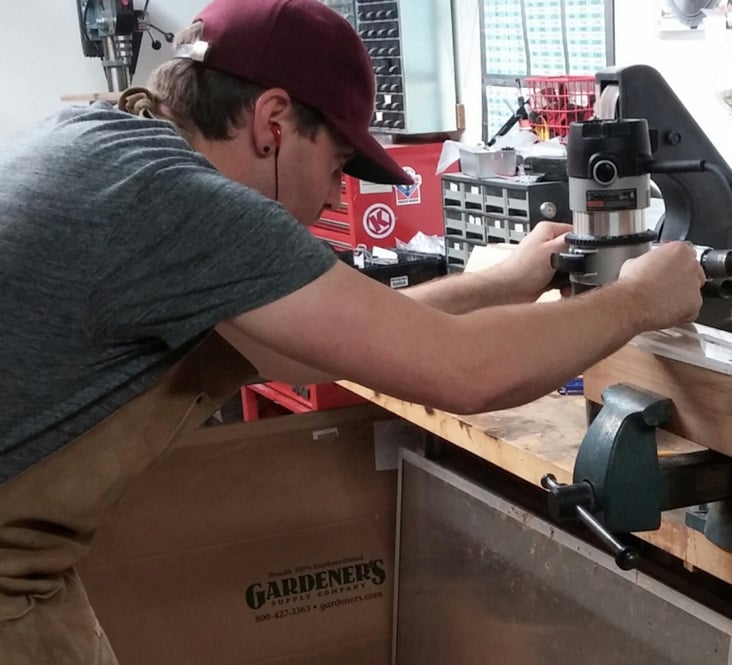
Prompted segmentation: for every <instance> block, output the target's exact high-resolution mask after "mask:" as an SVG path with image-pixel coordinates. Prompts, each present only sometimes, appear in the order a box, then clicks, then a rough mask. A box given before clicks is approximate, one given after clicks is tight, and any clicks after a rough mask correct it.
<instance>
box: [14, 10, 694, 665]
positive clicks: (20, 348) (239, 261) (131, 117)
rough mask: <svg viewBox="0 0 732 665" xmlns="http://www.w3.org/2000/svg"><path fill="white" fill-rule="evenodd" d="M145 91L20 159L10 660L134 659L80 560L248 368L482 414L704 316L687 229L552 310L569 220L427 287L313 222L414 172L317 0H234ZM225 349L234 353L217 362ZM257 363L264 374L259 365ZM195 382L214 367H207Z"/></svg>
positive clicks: (352, 52)
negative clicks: (361, 188) (337, 253)
mask: <svg viewBox="0 0 732 665" xmlns="http://www.w3.org/2000/svg"><path fill="white" fill-rule="evenodd" d="M149 87H150V89H151V91H152V92H149V93H148V92H147V91H145V90H139V89H137V90H133V91H130V93H128V94H126V95H124V96H123V99H122V100H121V102H120V106H121V107H122V109H120V110H118V109H114V108H112V107H111V106H109V105H107V104H103V103H98V104H95V105H93V106H91V107H89V108H76V109H70V110H65V111H62V112H61V113H59V114H58V115H56V116H55V117H54V118H51V119H50V120H49V121H47V122H46V123H44V124H42V125H41V126H40V127H38V128H37V129H36V130H35V131H33V132H31V133H29V134H28V135H26V136H25V137H23V138H21V139H19V140H18V141H16V142H15V144H14V145H11V146H9V147H7V148H5V150H4V152H3V154H2V155H1V156H0V274H2V277H3V280H2V281H3V288H2V290H0V323H1V324H2V329H3V344H2V345H0V366H2V367H3V381H2V382H1V383H0V402H1V403H2V405H3V407H2V410H1V411H0V433H2V436H1V437H0V662H3V663H5V662H8V663H13V664H14V665H30V664H31V663H33V664H34V665H35V664H36V663H51V662H54V663H62V662H68V663H72V662H73V663H74V664H75V665H82V664H84V665H85V664H86V663H97V662H98V663H114V662H115V660H114V655H113V653H112V651H111V649H110V647H109V645H108V644H107V643H106V640H105V638H104V635H103V632H102V631H101V629H100V628H99V627H98V625H97V624H96V620H95V619H94V614H93V611H92V610H91V608H90V607H89V605H88V602H87V600H86V597H85V594H84V592H83V588H82V587H81V585H80V583H79V581H78V578H77V576H76V574H75V572H74V569H73V566H74V564H75V563H76V562H77V561H78V559H79V558H80V557H81V556H83V554H84V553H85V552H86V549H87V548H88V546H89V543H90V541H91V539H92V536H93V533H94V530H95V529H96V527H97V526H98V524H99V523H100V521H101V520H103V518H104V516H105V514H106V513H107V512H108V510H110V509H111V507H112V506H113V505H114V503H115V502H116V501H118V500H119V498H120V497H121V496H122V495H123V494H124V492H125V490H126V489H127V487H128V486H129V484H130V482H131V481H132V479H134V477H135V476H136V475H138V474H139V473H140V472H142V471H143V470H144V469H145V467H146V466H148V465H149V464H150V463H151V462H152V461H153V460H154V459H155V458H156V457H157V456H159V455H160V454H161V452H162V450H163V448H164V447H165V446H166V445H167V444H168V443H169V442H170V441H171V440H173V439H174V438H175V437H176V436H179V435H180V433H181V432H182V431H184V430H185V428H186V427H190V426H193V425H195V424H196V423H198V422H200V420H201V419H202V418H204V417H205V415H206V413H208V410H210V409H212V408H214V405H215V404H214V402H213V401H210V400H208V399H204V396H212V397H213V398H215V399H219V398H223V397H225V391H226V390H233V389H234V387H235V386H236V385H240V384H241V383H243V382H244V381H245V380H246V370H247V369H248V367H246V366H243V365H244V363H243V361H242V360H241V358H240V357H239V356H237V357H238V358H239V360H236V359H233V358H231V356H229V357H227V359H226V360H222V359H221V358H219V357H218V355H216V354H219V353H225V351H223V350H222V347H221V346H220V345H218V346H217V345H216V342H214V347H213V350H211V349H209V348H208V347H207V348H206V351H205V352H204V353H201V352H200V349H201V348H202V347H201V346H200V344H199V343H200V342H201V341H202V340H203V339H204V338H206V337H207V335H208V333H209V332H210V331H211V330H212V328H213V327H214V326H216V325H217V324H220V323H225V322H228V323H225V325H226V328H227V330H229V331H232V330H234V331H236V335H237V336H238V340H239V341H238V348H239V349H243V350H244V352H245V354H246V356H247V358H248V360H249V361H251V363H253V365H254V366H255V367H256V368H257V370H258V371H259V373H260V374H261V375H263V376H265V377H267V378H271V379H279V380H285V381H291V382H301V381H316V380H323V379H324V378H326V377H341V378H349V379H352V380H354V381H357V382H359V383H362V384H366V385H368V386H371V387H373V388H374V389H376V390H380V391H383V392H386V393H390V394H392V395H395V396H398V397H401V398H404V399H408V400H413V401H417V402H422V403H425V404H429V405H432V406H435V407H439V408H443V409H447V410H451V411H456V412H476V411H483V410H488V409H496V408H503V407H508V406H512V405H516V404H519V403H522V402H525V401H528V400H531V399H533V398H535V397H538V396H540V395H542V394H544V393H546V392H548V391H550V390H552V389H553V388H555V387H556V386H558V385H560V384H562V383H563V382H564V381H566V380H568V379H569V378H571V377H573V376H576V375H577V374H579V373H580V372H582V371H583V370H584V369H585V368H586V367H588V366H589V365H591V364H592V363H594V362H595V361H597V360H599V359H600V358H602V357H603V356H605V355H606V354H608V353H610V352H612V351H614V350H616V349H617V348H619V347H620V346H621V345H623V344H624V343H626V342H627V341H628V340H629V339H630V338H631V337H633V336H634V335H636V334H637V333H639V332H642V331H644V330H650V329H655V328H663V327H666V326H670V325H673V324H676V323H680V322H682V321H689V320H692V319H693V318H694V317H695V316H696V314H697V312H698V309H699V307H700V304H701V298H700V293H699V289H700V286H701V284H702V282H703V279H704V277H703V274H702V271H701V269H700V267H699V265H698V263H697V261H696V259H695V256H694V253H693V252H692V251H691V250H690V249H689V248H688V247H687V246H686V245H685V244H683V243H669V244H668V245H665V246H663V247H661V248H660V249H658V250H655V251H653V252H651V253H649V254H647V255H645V256H643V257H641V258H639V259H636V260H633V261H629V262H627V263H626V264H625V266H624V267H623V270H622V273H621V275H620V278H619V279H618V281H617V282H616V283H614V284H612V285H609V286H606V287H603V288H600V289H596V290H594V291H592V292H589V293H587V294H584V295H582V296H578V297H574V298H570V299H567V300H564V301H561V302H554V303H545V304H536V303H534V302H533V301H534V300H535V299H536V298H537V297H538V296H539V295H540V294H541V293H542V291H543V290H544V289H545V287H546V285H547V283H548V282H549V280H550V278H551V277H552V270H551V268H550V266H549V257H550V255H551V254H552V253H553V252H556V251H558V250H561V249H562V248H563V247H564V242H563V234H564V233H565V232H566V231H568V230H569V227H568V226H567V225H563V224H548V223H543V224H540V225H538V226H537V228H536V229H535V230H534V231H533V232H532V233H531V234H530V235H529V236H528V237H527V238H526V239H525V241H524V242H523V243H521V245H520V247H519V248H518V249H517V250H516V251H515V252H514V253H513V254H512V256H511V257H510V258H509V259H507V260H506V261H504V262H503V263H501V264H499V265H498V266H497V267H495V268H494V269H491V270H487V271H485V272H482V273H476V274H466V275H462V276H455V277H449V278H446V279H443V280H439V281H436V282H433V283H429V284H426V285H422V286H419V287H416V288H414V289H412V290H410V292H409V293H407V294H406V296H409V297H405V293H402V292H395V291H392V290H390V289H388V288H386V287H384V286H382V285H380V284H378V283H376V282H375V281H373V280H370V279H368V278H366V277H364V276H362V275H361V274H359V273H358V272H357V271H355V270H353V269H351V268H350V267H348V266H345V265H344V264H342V263H339V262H338V261H336V260H335V258H334V255H333V253H332V252H330V251H329V250H328V249H327V248H326V247H324V246H323V244H322V243H321V242H319V241H318V240H316V239H314V238H313V237H312V236H311V235H310V234H309V232H308V231H307V228H306V227H307V225H308V224H311V223H313V222H314V221H315V220H316V219H317V218H318V215H319V212H320V211H321V210H322V208H323V207H324V206H333V205H337V204H338V201H339V193H340V181H341V174H342V172H343V171H345V172H346V173H350V174H352V175H354V176H357V177H360V178H364V179H367V180H371V181H375V182H384V183H399V182H408V178H407V176H406V174H405V173H404V172H403V171H402V170H401V169H400V168H399V166H398V165H397V164H396V163H395V162H394V161H393V160H392V159H391V158H390V157H389V155H388V154H387V153H386V151H384V150H383V148H381V146H380V145H379V144H378V142H377V141H376V140H375V139H374V138H373V137H372V136H371V135H370V134H369V124H370V120H371V116H372V112H373V102H374V81H373V75H372V68H371V64H370V61H369V57H368V55H367V53H366V50H365V48H364V46H363V44H362V43H361V41H360V39H359V37H358V35H357V34H356V33H355V32H354V31H353V30H352V28H351V27H350V25H349V24H348V23H347V22H346V21H345V20H344V19H343V18H341V17H340V16H339V15H337V14H336V13H335V12H333V11H332V10H330V9H328V8H327V7H325V6H324V5H323V4H321V3H320V2H318V1H317V0H213V2H212V3H211V4H210V5H208V6H207V7H205V8H204V9H203V11H202V12H201V13H200V15H199V16H198V17H197V21H196V22H194V24H193V26H192V27H191V28H190V29H189V30H188V31H186V33H185V34H184V35H183V36H182V38H181V40H179V44H178V46H177V51H176V57H175V58H174V59H173V60H171V61H170V62H169V63H166V64H165V65H163V66H162V67H161V68H160V69H159V70H157V71H156V72H155V73H154V75H153V77H152V79H151V81H150V83H149ZM211 354H214V355H211ZM249 369H250V368H249ZM191 377H193V378H191Z"/></svg>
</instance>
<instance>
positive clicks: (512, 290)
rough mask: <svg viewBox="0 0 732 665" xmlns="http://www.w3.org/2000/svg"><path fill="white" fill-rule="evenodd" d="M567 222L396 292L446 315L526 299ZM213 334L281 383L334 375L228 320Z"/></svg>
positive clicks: (545, 225) (540, 285)
mask: <svg viewBox="0 0 732 665" xmlns="http://www.w3.org/2000/svg"><path fill="white" fill-rule="evenodd" d="M571 228H572V227H571V226H570V225H568V224H558V223H551V222H541V223H540V224H538V225H537V226H536V227H535V228H534V230H533V231H532V232H531V233H530V234H529V235H528V236H527V237H526V238H524V240H523V241H522V242H521V243H520V244H519V245H518V246H517V248H516V249H515V250H514V251H512V252H511V254H510V255H509V256H508V258H507V259H505V260H504V261H502V262H501V263H500V264H499V265H497V266H493V267H492V268H488V269H485V270H481V271H479V272H474V273H464V274H460V275H451V276H448V277H442V278H439V279H435V280H432V281H430V282H427V283H424V284H419V285H417V286H413V287H410V288H407V289H402V290H401V291H400V293H402V294H404V295H407V296H409V297H410V298H412V299H413V300H416V301H419V302H421V303H424V304H425V305H429V306H430V307H435V308H436V309H439V310H440V311H443V312H447V313H451V314H465V313H467V312H471V311H473V310H476V309H480V308H483V307H489V306H494V305H507V304H514V303H520V302H531V301H533V300H535V299H536V298H537V297H538V296H539V295H540V294H541V292H542V291H543V289H544V287H545V286H546V284H547V283H548V282H549V280H550V279H551V277H552V275H553V270H552V269H551V267H550V256H551V254H552V253H554V252H559V251H563V250H564V249H565V244H564V235H565V234H566V233H567V232H568V231H569V230H571ZM218 329H219V333H220V334H221V335H223V336H224V337H225V338H226V339H227V340H228V341H229V343H230V344H232V345H233V346H235V347H236V348H237V349H238V350H239V352H240V353H242V355H244V356H246V357H247V358H248V359H249V361H250V362H252V363H253V364H254V365H255V367H256V368H257V369H258V370H259V372H260V373H261V374H262V376H264V377H267V378H269V379H272V380H277V381H284V382H286V383H293V384H302V383H325V382H328V381H334V380H336V379H338V378H341V377H337V376H332V375H330V374H328V373H327V372H323V371H320V370H317V369H315V368H313V367H308V366H307V365H305V364H303V363H299V362H297V361H295V360H294V359H292V358H288V357H287V356H284V355H282V354H280V353H278V352H276V351H274V350H273V349H271V348H270V347H269V346H268V345H267V344H264V343H261V342H257V341H256V340H254V339H252V338H251V337H250V336H248V335H245V334H244V332H243V331H242V330H241V329H237V328H235V327H234V326H233V325H232V324H230V323H223V324H220V325H219V326H218Z"/></svg>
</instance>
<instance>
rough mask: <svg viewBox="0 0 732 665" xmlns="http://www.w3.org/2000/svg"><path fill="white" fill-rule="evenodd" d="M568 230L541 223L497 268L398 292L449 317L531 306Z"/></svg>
mask: <svg viewBox="0 0 732 665" xmlns="http://www.w3.org/2000/svg"><path fill="white" fill-rule="evenodd" d="M571 230H572V226H571V225H569V224H561V223H557V222H540V223H539V224H537V225H536V226H535V227H534V229H533V230H532V231H531V233H529V235H527V236H526V237H525V238H524V239H523V240H522V241H521V242H520V243H519V244H518V245H517V246H516V248H515V249H514V250H513V251H511V252H510V253H507V257H506V258H505V259H504V260H502V261H501V262H500V263H498V264H497V265H494V266H491V267H490V268H485V269H484V270H480V271H477V272H471V273H462V274H459V275H450V276H448V277H442V278H440V279H434V280H432V281H430V282H425V283H424V284H418V285H417V286H412V287H409V288H407V289H403V290H402V291H401V292H402V293H404V294H405V295H408V296H409V297H410V298H413V299H415V300H418V301H419V302H422V303H425V304H426V305H430V306H431V307H436V308H437V309H439V310H440V311H443V312H449V313H451V314H466V313H467V312H472V311H474V310H476V309H481V308H483V307H491V306H494V305H510V304H516V303H525V302H533V301H535V300H536V299H537V298H538V297H539V296H540V295H541V294H542V292H543V291H544V289H545V288H546V286H547V284H548V283H549V281H550V280H551V279H552V277H553V276H554V270H553V269H552V267H551V255H552V254H554V253H556V252H562V251H565V250H566V248H567V246H566V244H565V241H564V236H565V235H566V234H567V233H568V232H569V231H571Z"/></svg>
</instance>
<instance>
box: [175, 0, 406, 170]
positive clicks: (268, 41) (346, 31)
mask: <svg viewBox="0 0 732 665" xmlns="http://www.w3.org/2000/svg"><path fill="white" fill-rule="evenodd" d="M195 20H196V21H202V22H203V34H202V36H201V38H200V41H198V42H196V43H194V44H184V45H182V47H180V48H179V49H178V51H177V52H176V57H189V58H191V59H193V60H197V61H199V62H202V63H203V64H205V65H206V66H207V67H211V68H212V69H216V70H218V71H221V72H224V73H226V74H230V75H231V76H235V77H236V78H240V79H244V80H246V81H250V82H251V83H255V84H257V85H260V86H264V87H268V88H284V89H285V90H287V92H288V93H289V94H290V95H292V97H294V98H295V99H297V100H299V101H300V102H302V103H304V104H307V105H308V106H311V107H312V108H314V109H316V110H317V111H319V112H320V113H321V114H322V116H323V117H324V118H325V120H326V122H327V123H328V124H329V125H330V126H331V127H332V128H334V129H335V130H337V131H338V132H339V133H340V134H341V135H342V136H343V138H344V139H345V140H346V141H348V143H349V144H350V145H351V146H352V147H353V149H354V150H355V155H354V156H353V157H352V158H351V159H350V160H349V161H348V163H347V164H346V166H345V167H344V169H343V170H344V171H345V172H346V173H348V174H349V175H352V176H355V177H357V178H361V179H363V180H370V181H372V182H378V183H389V184H412V179H411V177H410V176H409V175H408V174H407V173H406V172H405V171H404V170H403V169H402V168H401V166H399V164H397V163H396V162H395V161H394V160H393V159H392V158H391V157H390V156H389V154H388V153H387V152H386V150H384V148H383V147H382V146H381V144H380V143H379V142H378V141H377V140H376V139H375V138H374V137H373V136H372V135H371V133H370V132H369V125H370V123H371V118H372V116H373V112H374V96H375V84H374V74H373V68H372V64H371V60H370V58H369V55H368V52H367V51H366V47H365V46H364V44H363V42H362V41H361V38H360V37H359V35H358V33H357V32H356V31H355V30H354V29H353V28H352V27H351V24H350V23H349V22H348V21H347V20H346V19H345V18H343V17H342V16H341V15H340V14H338V13H337V12H335V11H334V10H332V9H330V8H329V7H327V6H326V5H324V4H323V3H322V2H320V1H319V0H213V1H212V2H211V3H210V4H208V5H207V6H206V7H204V9H203V10H202V11H201V12H200V13H199V14H198V16H197V17H196V18H195Z"/></svg>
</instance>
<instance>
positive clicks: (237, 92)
mask: <svg viewBox="0 0 732 665" xmlns="http://www.w3.org/2000/svg"><path fill="white" fill-rule="evenodd" d="M202 28H203V24H202V23H201V22H200V21H197V22H195V23H193V24H191V25H190V26H188V27H187V28H184V29H183V30H182V31H180V32H179V33H178V34H177V35H176V36H175V42H174V46H175V47H178V46H180V45H182V44H191V43H193V42H195V41H197V40H198V39H200V38H201V34H202ZM146 87H147V88H148V89H149V90H150V92H152V93H153V95H154V96H155V102H156V103H157V104H164V105H165V106H166V107H167V108H168V109H169V110H170V112H171V113H172V115H173V117H174V119H175V122H176V124H178V125H179V126H180V127H181V128H182V129H183V130H185V131H188V132H191V131H193V129H194V128H195V129H198V131H200V132H201V134H202V135H203V136H204V137H205V138H207V139H209V140H227V139H230V138H232V134H231V131H232V129H234V128H236V127H238V126H239V124H238V123H239V121H240V118H241V113H242V111H251V110H252V109H253V108H254V104H255V102H256V101H257V98H258V97H259V96H260V95H261V94H262V93H263V92H264V91H265V90H266V88H264V87H263V86H260V85H257V84H255V83H251V82H249V81H244V80H241V79H238V78H236V77H234V76H231V75H229V74H225V73H223V72H220V71H217V70H215V69H211V68H210V67H206V66H205V65H204V64H202V63H200V62H197V61H195V60H192V59H190V58H173V59H171V60H168V61H167V62H165V63H163V64H162V65H160V66H159V67H157V68H156V69H155V70H154V71H153V72H152V73H151V74H150V77H149V78H148V81H147V83H146ZM292 102H293V112H294V115H295V128H296V130H297V131H298V133H300V134H302V135H304V136H308V137H309V138H311V139H314V138H315V135H316V133H317V131H318V129H320V127H323V126H325V124H326V122H325V118H323V116H322V114H321V113H320V112H319V111H317V110H316V109H314V108H313V107H311V106H308V105H306V104H303V103H302V102H300V101H298V100H297V99H293V100H292Z"/></svg>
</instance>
